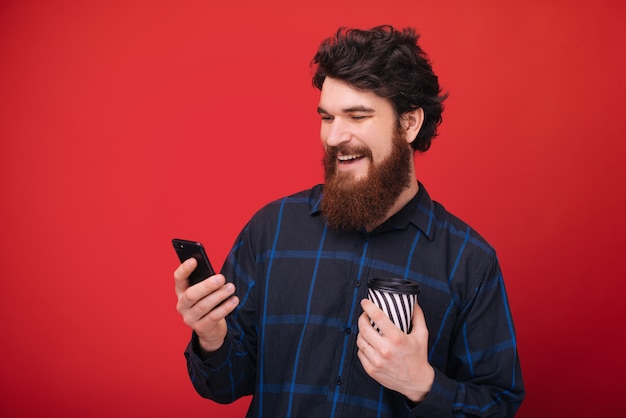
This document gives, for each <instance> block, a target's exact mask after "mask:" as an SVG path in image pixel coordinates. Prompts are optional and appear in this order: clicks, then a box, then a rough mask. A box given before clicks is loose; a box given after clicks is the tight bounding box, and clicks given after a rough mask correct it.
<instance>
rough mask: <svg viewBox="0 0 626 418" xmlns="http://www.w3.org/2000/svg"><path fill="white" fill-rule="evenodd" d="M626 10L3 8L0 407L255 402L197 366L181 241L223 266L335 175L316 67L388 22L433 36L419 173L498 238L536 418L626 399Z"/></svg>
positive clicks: (138, 408) (164, 5)
mask: <svg viewBox="0 0 626 418" xmlns="http://www.w3.org/2000/svg"><path fill="white" fill-rule="evenodd" d="M210 3H217V4H219V5H218V6H216V5H211V4H210ZM225 3H229V5H225ZM295 5H297V6H295ZM625 9H626V6H624V3H623V2H622V1H619V0H615V1H611V0H596V1H593V2H560V1H551V2H549V1H543V0H537V1H532V0H531V1H526V2H502V1H479V2H466V1H447V2H436V1H428V2H426V1H420V0H411V1H402V2H401V1H390V2H386V3H385V7H381V6H380V5H378V6H368V5H367V4H364V3H363V2H362V1H345V2H337V1H330V0H318V1H311V2H306V3H305V2H292V1H289V2H287V1H285V2H282V3H280V4H278V3H277V2H275V1H270V2H265V3H262V4H260V3H259V2H253V1H237V2H217V1H216V2H207V1H197V2H191V1H181V2H166V1H145V2H141V1H138V0H137V1H122V0H119V1H93V2H78V1H55V2H43V1H30V2H29V1H3V2H2V3H0V140H1V142H0V191H1V198H2V201H1V205H0V219H1V221H0V231H1V237H2V239H1V240H0V276H1V278H2V290H1V291H0V321H1V322H0V325H1V326H2V328H1V329H2V333H1V334H0V344H1V345H0V350H1V353H2V355H1V356H0V384H1V386H2V387H1V392H0V393H2V395H0V415H1V416H33V415H41V416H91V417H111V416H150V417H171V416H184V415H185V414H194V413H197V414H208V413H209V412H211V413H212V416H216V417H219V416H224V417H225V416H243V415H244V412H243V411H244V410H245V408H246V406H245V401H244V402H239V403H237V404H235V405H234V406H233V405H231V406H217V405H214V404H213V403H211V402H209V401H206V400H203V399H201V398H199V397H198V396H197V395H196V394H195V392H194V390H193V389H192V387H191V384H190V383H189V381H188V379H187V376H186V371H185V364H184V359H183V355H182V352H183V349H184V347H185V344H186V342H187V338H188V336H189V331H188V329H187V328H186V327H185V326H184V325H183V324H182V321H181V319H180V318H179V316H178V314H177V313H176V311H175V295H174V290H173V281H172V278H171V273H172V271H173V269H174V268H175V267H176V265H177V261H176V257H175V255H174V252H173V250H172V249H171V247H170V243H169V241H170V239H171V238H172V237H174V236H181V237H186V238H191V239H196V240H201V241H204V242H205V244H206V246H207V249H208V252H209V253H210V255H211V257H212V258H213V260H214V263H215V264H217V265H219V264H221V262H222V260H223V259H224V257H225V255H226V253H227V251H228V250H229V248H230V245H231V243H232V242H233V240H234V238H235V235H236V233H237V232H238V231H239V229H240V228H241V227H242V226H243V224H244V223H245V221H246V220H247V219H248V218H249V217H250V216H251V215H252V213H253V212H254V211H255V210H256V209H257V208H259V206H260V205H262V204H263V203H265V202H267V201H269V200H271V199H274V198H277V197H279V196H282V195H284V194H287V193H292V192H295V191H298V190H300V189H303V188H307V187H309V186H311V185H312V184H314V183H315V182H320V181H321V179H322V176H321V169H320V158H321V153H320V145H319V142H318V128H319V126H318V125H319V121H318V116H317V115H316V112H315V109H316V105H317V98H318V96H317V92H316V91H315V90H314V89H313V88H312V87H311V84H310V73H309V67H308V64H309V60H310V59H311V57H312V55H313V53H314V51H315V48H316V46H317V44H318V43H319V41H320V40H321V39H322V38H324V37H326V36H328V35H330V34H332V33H333V31H334V30H335V29H336V28H337V27H338V26H340V25H348V26H359V27H370V26H373V25H376V24H380V23H392V24H394V25H398V26H406V25H411V26H415V27H416V28H417V29H418V30H419V31H420V32H421V33H422V34H423V37H422V40H423V46H424V47H425V49H426V50H427V51H428V52H429V54H430V55H431V58H432V60H433V65H434V68H435V70H436V71H437V72H438V74H439V76H440V80H441V83H442V85H443V87H444V88H445V89H446V90H447V91H449V92H450V98H449V100H448V102H447V108H446V111H445V113H444V123H443V125H442V127H441V135H440V137H439V138H437V139H436V141H435V144H434V145H433V148H432V149H431V151H429V152H428V153H426V154H424V155H422V156H419V157H418V176H419V177H420V179H421V180H422V181H423V182H424V183H425V184H426V186H427V187H428V189H429V192H430V193H431V195H432V196H434V198H435V199H437V200H439V201H441V202H442V203H444V204H445V205H446V206H447V207H448V209H450V210H451V211H452V212H454V213H456V214H457V215H459V216H460V217H462V218H463V219H465V220H466V221H468V222H469V223H470V224H472V225H473V226H474V227H476V228H477V229H478V230H479V231H480V232H481V233H482V234H483V235H484V236H485V237H486V238H487V239H488V240H489V241H490V242H491V243H492V244H493V245H494V246H495V247H496V248H497V249H498V252H499V257H500V261H501V263H502V267H503V270H504V273H505V281H506V283H507V286H508V292H509V297H510V301H511V307H512V311H513V315H514V319H515V322H516V326H517V332H518V340H519V345H520V352H521V360H522V367H523V372H524V377H525V381H526V385H527V390H528V396H527V399H526V402H525V403H524V405H523V406H522V409H521V411H520V414H519V416H520V417H560V416H567V417H588V416H616V415H617V414H619V413H623V406H622V397H621V394H622V393H621V392H622V389H623V388H624V384H623V376H624V374H625V373H626V365H625V360H624V355H623V347H622V346H623V343H624V340H625V339H626V326H624V323H625V320H626V312H625V308H624V303H623V298H624V296H623V295H624V292H625V290H626V285H625V284H624V278H625V274H624V271H623V270H622V268H623V263H622V260H623V252H624V250H625V249H626V245H625V241H624V239H625V237H626V217H625V215H624V209H625V207H626V197H625V193H624V186H623V183H624V181H625V174H626V169H625V168H624V154H625V152H626V122H625V119H626V117H625V116H624V109H625V108H624V97H626V82H625V78H624V74H625V73H626V62H625V61H626V60H625V57H626V54H625V53H624V51H625V50H626V24H625V20H624V19H625V18H624V16H626V13H625V12H626V10H625Z"/></svg>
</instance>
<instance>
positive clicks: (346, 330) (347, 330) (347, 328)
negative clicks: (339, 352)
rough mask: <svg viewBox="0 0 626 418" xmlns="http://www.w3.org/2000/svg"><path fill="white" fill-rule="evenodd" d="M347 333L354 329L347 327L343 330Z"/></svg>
mask: <svg viewBox="0 0 626 418" xmlns="http://www.w3.org/2000/svg"><path fill="white" fill-rule="evenodd" d="M343 331H344V332H345V333H346V334H350V333H351V332H352V329H351V328H350V327H346V329H344V330H343Z"/></svg>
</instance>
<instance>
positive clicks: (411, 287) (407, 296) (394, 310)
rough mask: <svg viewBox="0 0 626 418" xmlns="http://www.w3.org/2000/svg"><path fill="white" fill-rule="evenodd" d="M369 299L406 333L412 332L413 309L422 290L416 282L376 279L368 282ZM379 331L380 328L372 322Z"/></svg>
mask: <svg viewBox="0 0 626 418" xmlns="http://www.w3.org/2000/svg"><path fill="white" fill-rule="evenodd" d="M367 291H368V297H369V299H370V300H371V301H372V302H374V304H376V306H378V307H379V308H380V309H381V310H382V311H383V312H385V313H386V314H387V316H388V317H389V319H391V321H392V322H393V323H394V324H396V326H397V327H398V328H400V329H401V330H402V331H403V332H405V333H407V334H408V333H410V332H411V324H412V321H411V319H412V318H413V309H414V307H415V303H416V302H417V297H418V295H419V292H420V289H419V285H418V284H417V283H416V282H412V281H409V280H405V279H401V278H397V277H374V278H372V279H369V280H368V282H367ZM372 325H373V326H374V327H375V328H376V329H377V330H378V327H376V325H375V324H374V323H373V322H372Z"/></svg>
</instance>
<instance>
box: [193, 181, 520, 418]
mask: <svg viewBox="0 0 626 418" xmlns="http://www.w3.org/2000/svg"><path fill="white" fill-rule="evenodd" d="M322 190H323V186H321V185H318V186H315V187H314V188H313V189H311V190H308V191H304V192H301V193H298V194H295V195H292V196H289V197H285V198H283V199H281V200H278V201H276V202H273V203H270V204H269V205H267V206H266V207H264V208H263V209H261V210H260V211H259V212H258V213H257V214H256V215H255V216H254V217H253V218H252V219H251V220H250V222H249V223H248V224H247V225H246V227H245V228H244V229H243V231H242V232H241V234H240V235H239V237H238V238H237V240H236V242H235V245H234V247H233V249H232V250H231V252H230V254H229V256H228V259H227V260H226V263H225V264H224V268H223V271H222V272H223V274H224V275H225V276H226V278H227V280H229V281H232V282H234V283H235V285H236V287H237V295H238V296H239V298H240V301H241V302H240V305H239V306H238V308H237V309H236V310H235V311H234V312H233V313H232V314H231V315H230V316H229V317H228V319H227V322H228V329H229V332H228V336H227V338H226V340H225V343H224V345H223V346H222V348H221V349H220V350H219V351H218V352H217V353H215V354H213V355H212V356H211V357H210V358H209V359H204V360H203V359H201V358H200V357H199V356H198V355H197V354H196V353H197V352H198V351H197V346H196V344H197V341H196V340H195V338H196V337H195V336H194V337H192V341H191V342H190V344H189V346H188V348H187V350H186V352H185V355H186V357H187V363H188V369H189V375H190V377H191V380H192V382H193V384H194V387H195V388H196V390H197V391H198V393H199V394H200V395H202V396H204V397H207V398H209V399H213V400H215V401H217V402H220V403H228V402H232V401H234V400H236V399H238V398H239V397H241V396H244V395H249V394H252V395H253V398H252V402H251V405H250V409H249V412H248V414H247V416H248V417H266V418H276V417H298V418H301V417H359V418H368V417H408V416H412V417H418V416H425V417H438V416H446V417H447V416H497V417H505V416H513V415H514V414H515V411H516V410H517V408H518V407H519V405H520V403H521V402H522V399H523V397H524V386H523V382H522V376H521V371H520V365H519V360H518V356H517V346H516V339H515V331H514V328H513V321H512V318H511V313H510V311H509V305H508V301H507V296H506V291H505V287H504V283H503V280H502V275H501V272H500V267H499V264H498V260H497V258H496V255H495V252H494V250H493V249H492V247H491V246H490V245H489V244H488V243H487V242H486V241H485V240H484V239H482V238H481V237H480V236H479V235H478V234H477V233H476V232H475V231H474V230H472V229H471V228H470V227H469V226H468V225H466V224H465V223H463V222H462V221H460V220H459V219H458V218H456V217H454V216H453V215H451V214H450V213H449V212H447V211H446V210H445V209H444V208H443V206H441V205H440V204H438V203H437V202H434V201H432V200H431V199H430V197H429V195H428V193H427V192H426V190H425V189H424V187H423V186H422V185H421V184H420V191H419V192H418V194H417V195H416V197H415V198H413V200H412V201H411V202H409V203H408V204H407V205H406V206H405V207H404V208H403V209H402V210H401V211H400V212H398V213H397V214H395V215H394V216H392V217H391V218H390V219H388V220H387V221H386V222H385V223H383V224H382V225H381V226H379V227H378V228H376V229H375V230H373V231H371V232H370V233H367V232H365V231H354V232H345V231H344V232H335V231H332V230H330V229H329V228H328V227H327V225H326V223H325V221H324V218H323V217H322V216H321V213H320V209H319V207H320V200H321V195H322ZM375 276H383V277H384V276H400V277H403V278H405V279H408V280H414V281H417V282H418V283H419V284H420V288H421V293H420V296H419V303H420V306H421V307H422V309H423V311H424V315H425V317H426V324H427V326H428V329H429V360H430V363H431V365H432V366H433V367H434V368H435V381H434V384H433V387H432V389H431V392H430V393H429V394H428V396H427V398H426V399H425V400H424V401H423V402H421V403H420V404H411V403H410V402H409V401H408V400H407V399H406V398H405V397H404V396H402V395H401V394H399V393H397V392H394V391H391V390H388V389H385V388H384V387H382V386H381V385H380V384H378V383H377V382H376V381H374V380H373V379H372V378H370V377H369V376H368V375H367V374H366V373H365V371H364V370H363V368H362V366H361V363H360V361H359V359H358V357H357V355H356V352H357V349H356V344H355V341H356V336H357V331H358V328H357V319H358V317H359V315H360V314H361V313H362V310H361V308H360V305H359V301H360V300H361V299H364V298H366V297H367V289H366V287H367V286H366V285H365V283H366V282H367V279H368V278H370V277H375Z"/></svg>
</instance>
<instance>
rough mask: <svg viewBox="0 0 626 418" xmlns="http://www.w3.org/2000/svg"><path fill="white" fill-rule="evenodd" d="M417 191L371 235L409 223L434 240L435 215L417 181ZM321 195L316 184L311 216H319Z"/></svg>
mask: <svg viewBox="0 0 626 418" xmlns="http://www.w3.org/2000/svg"><path fill="white" fill-rule="evenodd" d="M418 185H419V190H418V192H417V194H416V195H415V197H413V199H411V200H410V201H409V203H407V204H406V205H405V206H404V207H403V208H402V209H400V211H399V212H398V213H396V214H395V215H393V216H392V217H391V218H389V219H387V220H386V221H385V222H384V223H383V224H382V225H380V226H379V227H378V228H376V229H374V231H372V233H376V232H380V231H384V230H389V229H404V228H406V227H407V226H408V224H409V223H412V224H413V225H415V226H416V227H417V228H419V229H420V230H421V231H422V233H423V234H424V235H426V237H428V239H429V240H430V241H432V240H433V238H434V231H435V225H434V223H435V213H434V207H435V206H434V204H433V201H432V200H431V198H430V195H429V194H428V192H427V191H426V188H425V187H424V185H423V184H422V183H420V182H419V181H418ZM322 194H323V185H321V184H318V185H317V186H315V187H313V189H312V190H311V194H310V196H309V204H310V206H311V216H315V215H319V214H321V209H320V206H321V202H322Z"/></svg>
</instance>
